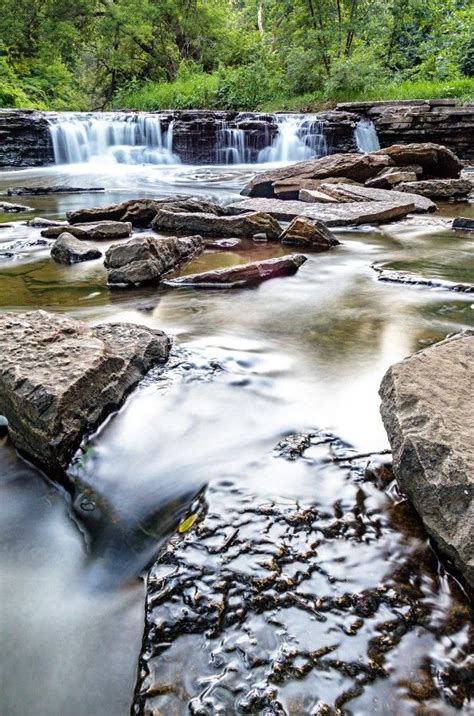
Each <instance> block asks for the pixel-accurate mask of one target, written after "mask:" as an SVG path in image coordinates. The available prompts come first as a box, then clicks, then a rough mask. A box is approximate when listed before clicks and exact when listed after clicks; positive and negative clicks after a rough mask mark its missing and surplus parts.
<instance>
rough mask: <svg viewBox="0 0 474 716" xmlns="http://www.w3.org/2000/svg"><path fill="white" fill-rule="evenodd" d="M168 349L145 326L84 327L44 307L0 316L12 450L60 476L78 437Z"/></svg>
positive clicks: (0, 397)
mask: <svg viewBox="0 0 474 716" xmlns="http://www.w3.org/2000/svg"><path fill="white" fill-rule="evenodd" d="M169 350H170V341H169V339H168V337H167V336H166V335H165V334H164V333H163V332H162V331H157V330H153V329H151V328H146V327H145V326H137V325H134V324H130V323H114V324H104V325H99V326H96V327H94V328H91V327H89V326H87V325H86V324H85V323H82V322H80V321H76V320H74V319H72V318H68V317H66V316H61V315H55V314H52V313H47V312H46V311H27V312H18V313H17V312H8V313H2V314H0V352H1V356H2V361H1V365H0V414H1V415H4V416H5V417H6V418H7V420H8V426H9V432H10V435H11V438H12V440H13V442H14V443H15V445H16V447H17V448H18V450H20V451H21V452H22V453H23V454H25V455H27V456H28V458H29V459H31V460H32V461H33V462H35V463H37V464H39V465H40V466H41V467H43V468H45V469H46V470H47V471H48V472H52V473H61V472H62V471H63V470H65V469H66V468H67V466H68V464H69V462H70V460H71V458H72V456H73V455H74V452H75V451H76V449H77V448H78V447H79V444H80V441H81V439H82V437H83V436H84V435H85V434H86V433H87V432H89V431H91V430H93V429H94V428H96V427H97V426H98V425H99V424H100V422H101V421H102V420H104V419H105V417H106V416H107V415H108V414H109V413H110V412H111V411H113V410H116V409H117V408H118V407H119V406H120V405H121V403H122V402H123V400H124V398H125V396H126V395H127V393H128V392H129V391H130V390H131V389H132V388H133V387H134V386H135V385H136V384H137V383H138V381H139V380H140V379H141V378H142V376H143V375H145V373H146V372H147V371H148V370H149V369H150V368H151V367H152V366H153V365H155V364H157V363H164V362H165V361H166V360H167V358H168V354H169Z"/></svg>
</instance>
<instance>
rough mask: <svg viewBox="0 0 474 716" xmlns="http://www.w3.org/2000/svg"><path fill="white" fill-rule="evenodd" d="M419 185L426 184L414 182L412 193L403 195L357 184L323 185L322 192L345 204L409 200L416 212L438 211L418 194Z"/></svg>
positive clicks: (425, 197)
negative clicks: (417, 187)
mask: <svg viewBox="0 0 474 716" xmlns="http://www.w3.org/2000/svg"><path fill="white" fill-rule="evenodd" d="M418 183H420V184H424V183H425V182H414V183H413V187H412V192H411V193H409V192H406V193H402V192H401V191H397V190H395V189H391V190H388V189H377V188H374V187H368V186H359V185H357V184H322V186H321V191H324V192H325V193H326V194H329V195H330V196H332V197H333V198H335V199H338V200H339V201H341V202H345V203H348V202H349V203H350V202H353V201H399V202H401V203H402V204H403V203H404V202H405V201H406V199H408V200H409V201H411V202H413V204H414V205H415V211H416V212H419V213H424V212H427V211H436V204H435V203H434V202H433V201H431V199H429V198H428V197H427V196H422V195H418V194H417V193H416V186H417V184H418Z"/></svg>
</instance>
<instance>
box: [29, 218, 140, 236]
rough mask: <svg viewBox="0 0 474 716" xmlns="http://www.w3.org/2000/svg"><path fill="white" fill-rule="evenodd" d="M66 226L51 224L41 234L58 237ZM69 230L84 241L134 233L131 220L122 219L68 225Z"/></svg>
mask: <svg viewBox="0 0 474 716" xmlns="http://www.w3.org/2000/svg"><path fill="white" fill-rule="evenodd" d="M64 229H65V227H64V226H51V227H49V228H47V229H43V231H42V232H41V236H45V237H46V238H47V239H57V238H58V237H59V236H61V234H62V233H63V232H64ZM67 231H68V233H69V234H72V236H75V237H76V239H83V240H84V241H113V240H114V239H126V238H127V236H130V234H131V233H132V225H131V223H130V222H126V223H125V222H122V221H97V222H96V223H95V224H74V225H73V226H68V227H67Z"/></svg>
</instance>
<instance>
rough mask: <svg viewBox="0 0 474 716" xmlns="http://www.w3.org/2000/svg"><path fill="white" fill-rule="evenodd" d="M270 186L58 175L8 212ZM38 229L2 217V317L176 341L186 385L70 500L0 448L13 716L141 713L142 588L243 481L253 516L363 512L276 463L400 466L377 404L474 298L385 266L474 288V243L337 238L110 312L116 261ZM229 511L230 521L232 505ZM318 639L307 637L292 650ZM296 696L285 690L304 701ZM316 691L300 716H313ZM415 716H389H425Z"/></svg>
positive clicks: (43, 179) (245, 170)
mask: <svg viewBox="0 0 474 716" xmlns="http://www.w3.org/2000/svg"><path fill="white" fill-rule="evenodd" d="M253 171H254V167H248V166H246V167H220V168H219V167H205V168H199V167H197V168H196V167H185V166H182V165H181V166H179V167H129V166H127V167H118V168H117V167H113V168H112V169H110V168H107V167H91V166H90V165H88V166H87V167H86V168H85V167H80V166H77V167H74V166H73V167H67V168H64V167H56V168H54V167H53V168H47V169H35V170H24V171H23V170H22V171H17V172H4V173H2V174H1V175H0V192H1V191H2V190H4V189H6V188H7V187H9V186H15V185H16V186H22V185H31V186H34V185H36V186H40V185H41V186H44V185H46V184H49V185H59V184H62V185H65V184H68V185H69V186H88V187H92V186H104V187H107V191H106V192H104V193H100V194H95V193H91V194H76V195H62V196H61V195H59V196H55V195H51V196H47V197H27V196H25V197H21V198H20V197H18V198H12V201H17V200H18V202H19V203H24V204H27V205H30V206H32V207H34V213H33V212H31V216H34V215H41V216H46V217H62V215H63V214H64V212H65V211H66V210H69V209H74V208H78V207H83V206H97V205H106V204H110V203H114V202H117V201H122V200H125V199H127V198H130V197H139V196H145V195H146V196H152V195H158V194H160V195H161V194H163V193H169V194H174V193H185V194H205V195H208V196H211V197H214V198H218V199H219V200H221V201H227V200H229V199H231V198H234V197H235V195H236V194H237V193H238V192H239V190H240V188H241V187H242V185H243V184H244V183H245V181H246V180H247V178H248V177H249V176H250V175H251V174H252V172H253ZM457 214H462V215H471V216H472V215H474V211H473V209H472V208H470V207H467V206H466V205H446V206H445V207H443V209H442V212H440V216H441V217H449V216H454V215H457ZM25 216H26V215H19V216H16V217H13V218H12V217H11V216H10V217H3V218H7V219H8V223H9V224H12V228H3V229H1V230H0V308H1V310H10V309H15V308H43V309H47V310H52V311H61V312H63V311H64V312H67V313H68V314H70V315H72V316H75V317H77V318H81V319H82V320H85V321H87V322H90V323H97V322H100V321H117V320H120V321H133V322H137V323H143V324H146V325H149V326H154V327H157V328H161V329H163V330H165V331H166V332H168V333H169V334H170V335H172V336H173V337H174V339H175V347H174V351H173V356H172V360H171V362H170V366H169V367H168V368H167V369H166V370H165V371H164V372H158V371H157V372H152V374H151V375H150V376H149V377H148V378H147V380H145V381H144V383H143V385H142V386H141V387H140V388H139V389H138V390H137V391H136V392H135V393H134V394H133V395H132V396H131V397H130V398H129V399H128V401H127V403H126V404H125V406H124V407H123V408H122V410H121V411H120V412H119V413H118V414H117V415H116V416H115V417H114V418H113V419H111V420H109V421H108V422H107V423H106V425H105V426H103V428H102V429H101V430H100V431H99V433H98V434H97V435H96V436H95V437H94V438H93V439H92V440H91V441H90V443H89V444H88V446H87V450H86V452H85V453H84V454H83V455H82V456H79V459H78V461H76V464H75V465H74V466H73V468H72V470H71V474H72V475H73V476H74V477H75V478H76V479H79V480H80V486H79V487H78V488H77V490H76V491H75V492H74V493H73V494H72V495H71V496H67V495H66V494H65V493H63V492H62V491H60V490H58V489H57V488H55V487H53V486H51V485H50V484H49V483H48V482H47V481H45V479H44V478H43V477H42V476H41V475H40V474H39V473H38V472H37V471H36V470H35V469H34V468H32V467H29V466H25V464H24V463H23V462H22V461H21V460H20V459H19V458H16V457H15V454H14V452H13V450H12V448H11V446H8V445H6V444H4V445H2V446H1V447H0V478H1V481H2V482H1V490H2V499H1V501H0V504H1V507H0V529H1V530H2V537H3V540H2V551H1V558H0V559H1V563H0V569H1V571H2V576H3V577H4V578H3V579H2V584H3V587H2V590H3V591H2V604H5V608H3V609H2V613H1V615H0V625H1V631H2V643H3V644H4V648H3V653H4V655H5V654H6V655H7V656H6V658H4V659H3V661H4V663H5V667H4V668H5V670H4V671H3V672H2V676H1V687H2V694H3V696H2V703H1V708H2V709H4V711H2V713H3V712H5V713H6V714H21V715H22V716H30V715H31V716H49V715H50V714H54V715H55V714H62V715H66V716H69V714H71V716H72V715H74V716H75V715H76V714H77V715H78V716H83V715H84V716H86V714H91V715H92V714H94V715H95V714H97V715H99V714H100V715H101V716H103V715H107V716H108V714H110V716H117V715H120V714H126V713H127V712H128V708H129V704H130V701H131V695H132V692H133V685H134V680H135V673H136V663H137V657H138V652H139V648H140V642H141V636H142V625H143V586H142V582H141V581H139V580H138V579H137V575H139V574H140V573H141V572H142V570H143V569H144V567H145V566H146V564H147V563H148V562H149V561H150V560H151V559H152V557H153V556H154V555H156V553H157V550H158V548H159V546H160V545H161V544H162V542H163V539H164V538H165V537H166V536H167V535H168V534H169V533H170V532H172V531H173V530H174V529H175V528H176V525H177V524H178V523H179V521H180V520H181V519H182V518H183V516H184V515H185V514H186V511H187V510H188V509H189V504H190V502H191V501H192V500H193V499H194V497H195V496H196V495H197V494H198V493H199V491H200V490H201V489H202V488H203V486H205V485H206V484H208V483H212V484H215V483H218V481H219V480H220V479H221V478H223V477H224V476H227V477H229V478H232V479H238V481H239V485H240V486H241V487H240V488H239V489H243V490H245V491H248V492H250V493H251V494H252V495H254V496H255V499H256V500H260V501H262V500H274V501H276V502H281V501H282V500H283V501H285V500H287V501H292V500H304V501H308V502H310V501H311V500H315V499H319V500H320V501H321V500H322V501H323V502H327V503H328V504H329V503H333V502H334V501H337V500H341V501H342V503H343V504H346V505H347V509H349V508H350V505H351V504H352V503H353V502H354V500H355V499H356V496H355V493H356V490H355V488H354V484H353V482H351V479H340V478H338V479H337V480H336V481H335V482H334V488H333V490H332V491H331V490H329V489H328V491H327V492H325V493H324V495H322V494H321V493H318V491H316V492H317V494H315V485H317V481H316V482H315V472H314V470H315V467H314V465H312V464H311V461H307V462H305V463H303V464H301V463H300V462H299V461H297V462H296V463H292V464H291V466H290V465H289V464H288V463H287V462H286V461H280V460H279V461H276V462H275V461H274V460H273V459H271V458H269V457H268V456H271V454H272V450H273V448H274V446H275V445H276V444H277V443H278V442H279V440H281V438H282V437H283V436H285V435H287V434H290V433H294V432H301V431H308V430H309V431H310V430H314V429H323V430H328V431H331V432H332V433H333V434H334V435H337V436H338V437H339V438H341V439H342V440H343V441H345V443H346V444H348V445H352V446H354V448H355V450H356V451H361V452H366V451H367V452H368V451H376V450H382V449H384V448H386V447H387V439H386V436H385V432H384V430H383V426H382V423H381V419H380V416H379V413H378V405H379V400H378V395H377V390H378V386H379V384H380V380H381V378H382V376H383V374H384V372H385V370H386V369H387V368H388V366H389V365H390V364H392V363H393V362H395V361H397V360H399V359H401V358H403V357H404V356H406V355H408V354H410V353H412V352H413V351H416V350H418V349H420V348H422V347H423V346H426V345H429V344H430V343H432V342H434V341H437V340H440V339H442V338H443V337H444V336H446V335H447V334H448V333H452V332H454V331H458V330H460V329H462V328H463V327H466V326H472V325H473V323H474V321H473V318H474V311H473V302H472V301H473V300H472V294H471V296H469V295H468V294H466V295H460V294H455V293H452V292H449V291H446V290H442V289H427V288H421V287H413V286H403V285H396V284H387V283H383V282H381V281H378V280H377V274H376V273H375V271H374V270H373V269H372V268H371V265H372V264H373V263H376V264H378V265H380V264H382V265H383V266H384V267H386V268H393V269H396V270H398V271H402V272H404V273H410V274H417V275H422V276H423V277H427V278H433V279H443V280H449V281H455V282H463V283H468V282H470V283H474V258H473V248H474V240H473V238H472V234H471V235H468V234H466V235H464V234H459V233H454V232H451V231H450V230H449V229H448V228H447V222H443V221H442V220H441V221H440V220H439V219H438V217H437V218H436V220H433V218H432V217H428V218H426V217H417V218H415V219H414V220H408V221H406V222H403V223H400V224H393V225H386V226H383V227H361V228H360V229H358V230H357V231H348V230H344V231H336V235H337V236H338V238H339V239H340V240H341V241H342V246H340V247H338V248H337V249H336V250H334V251H331V252H328V253H325V254H313V255H309V260H308V261H307V262H306V263H305V264H304V265H303V266H302V268H301V269H300V270H299V272H298V273H297V274H296V275H295V276H293V277H287V278H282V279H276V280H272V281H268V282H266V283H264V284H262V285H261V286H259V287H258V288H255V289H244V290H238V291H236V290H222V291H202V290H201V291H195V290H192V289H184V288H180V289H170V288H142V289H137V290H134V291H112V292H111V291H109V290H108V289H107V288H106V285H105V272H104V270H103V266H102V263H101V261H100V260H98V261H93V262H88V263H85V264H79V265H75V266H71V267H68V266H60V265H58V264H56V263H54V262H52V261H51V260H50V259H49V247H48V245H47V244H46V245H44V244H39V245H38V244H37V243H36V242H37V240H38V239H40V232H39V230H34V229H30V228H28V227H26V226H24V224H23V221H24V218H25ZM28 216H30V215H28ZM102 248H105V246H104V244H102ZM279 253H285V249H283V248H282V247H281V246H273V245H272V244H254V243H252V242H245V241H243V242H241V244H240V245H239V246H238V248H237V249H234V250H232V251H227V250H222V249H219V250H216V251H211V250H208V251H206V252H205V253H204V254H202V255H201V256H200V257H199V258H198V259H196V260H195V261H194V262H193V263H192V265H189V266H187V267H186V268H185V269H184V271H185V272H192V271H195V270H201V269H206V268H211V267H213V268H214V267H220V266H227V265H231V264H234V263H239V262H245V261H248V260H252V259H256V258H266V257H270V256H274V255H277V254H279ZM288 253H290V251H288ZM327 479H328V480H329V479H331V476H330V474H328V476H327ZM242 485H243V487H242ZM373 491H374V490H373V488H370V490H369V493H370V494H369V499H371V500H375V502H376V503H377V510H378V511H380V514H381V520H382V521H383V520H387V521H389V513H390V509H391V508H390V504H391V501H390V499H388V498H386V497H385V496H383V493H379V496H378V497H377V495H375V496H374V495H373V494H372V493H373ZM226 499H229V502H228V508H229V511H232V509H234V507H235V506H234V505H233V504H232V498H231V497H229V498H226ZM81 530H83V531H84V534H83V533H82V531H81ZM397 530H398V532H397ZM392 534H394V535H395V537H392V536H391V535H392ZM398 534H399V537H397V535H398ZM389 536H390V540H392V541H393V540H394V541H395V543H396V549H393V550H392V548H390V550H392V551H391V552H390V550H389V552H390V554H391V556H390V558H389V561H393V560H396V559H397V554H399V552H398V551H399V550H400V553H401V554H403V555H405V556H406V557H407V558H408V555H409V554H410V553H411V550H412V549H414V548H415V546H416V545H415V542H410V539H411V537H410V531H409V530H408V529H405V528H404V525H403V520H402V522H401V524H399V523H397V524H396V525H395V527H393V525H391V527H390V533H389ZM387 539H389V537H386V538H384V539H382V540H380V542H378V543H376V544H374V545H372V546H371V548H370V550H368V551H367V550H366V551H364V550H363V549H362V548H361V547H360V546H359V547H357V546H356V547H354V548H353V549H352V548H351V555H353V556H351V557H350V558H349V563H350V570H351V573H354V574H357V573H358V571H359V570H362V571H364V570H366V569H367V567H368V565H369V563H370V564H372V566H373V569H372V571H371V572H370V573H369V576H368V585H367V583H365V582H364V588H366V587H367V586H373V585H374V584H376V582H377V580H379V579H381V577H382V576H383V563H384V560H386V559H388V557H387V554H388V553H387V541H386V540H387ZM413 539H414V538H413ZM417 539H418V538H417ZM391 543H392V542H391ZM328 558H329V556H328ZM374 565H377V566H376V567H375V566H374ZM423 569H424V568H423V567H420V570H421V573H422V574H424V572H423ZM424 579H425V583H426V596H425V598H426V600H427V601H428V602H429V603H430V604H431V603H437V604H438V606H437V609H440V610H441V612H442V615H443V618H444V616H446V615H447V614H448V613H449V611H450V610H451V609H452V608H453V607H454V606H456V605H457V604H459V603H462V597H461V596H460V594H459V591H458V590H457V588H456V587H455V585H454V582H452V581H450V580H448V579H444V578H443V579H442V580H441V582H440V581H437V580H434V579H433V578H432V577H430V575H429V572H427V573H426V575H425V578H424ZM356 588H357V585H355V584H354V589H356ZM459 600H461V602H460V601H459ZM430 608H433V607H430ZM293 618H294V619H297V616H295V615H292V619H293ZM433 618H434V616H433ZM465 626H466V624H465V623H463V628H465ZM302 628H303V626H302V624H301V625H300V626H299V627H298V625H297V624H294V625H293V627H292V629H293V632H294V633H295V634H297V633H298V629H299V630H300V631H301V629H302ZM425 636H426V635H425ZM301 638H303V637H301ZM420 638H421V637H420ZM414 639H415V636H414V635H413V634H411V636H410V640H412V641H413V640H414ZM407 643H408V646H407ZM424 643H425V646H424V647H423V648H424V649H425V650H426V654H427V655H428V656H430V657H433V658H434V656H435V652H436V651H437V650H438V651H439V649H440V648H441V647H440V644H438V642H437V640H436V638H434V637H433V634H431V635H430V636H426V641H425V642H424ZM410 644H411V642H410V641H408V642H407V641H403V640H402V641H401V642H400V645H399V646H398V651H395V652H392V653H391V656H390V659H392V660H393V661H394V663H395V665H396V666H395V667H394V670H395V672H397V673H398V672H400V674H401V675H400V679H402V678H408V677H403V674H402V672H403V670H404V668H403V667H404V665H406V671H407V673H408V672H410V669H411V667H410V659H411V658H413V664H414V666H413V668H415V661H416V663H417V664H418V662H419V655H417V656H416V658H415V656H413V657H412V656H411V653H412V650H413V647H412V646H411V645H410ZM456 645H457V646H456V650H454V651H455V652H456V653H454V651H453V652H452V653H447V654H446V653H445V652H443V654H442V656H440V657H439V658H442V659H443V660H444V663H445V664H446V665H447V667H449V665H450V664H451V663H452V664H453V665H454V664H456V663H457V664H459V661H460V659H461V660H462V659H464V658H465V652H466V648H467V647H466V644H465V640H464V641H463V640H462V639H461V638H459V640H456ZM453 648H454V647H453ZM178 652H179V648H178ZM448 652H449V650H448ZM175 666H176V664H175ZM177 666H178V671H179V662H177ZM416 668H418V667H416ZM26 675H27V676H26ZM338 678H339V679H340V676H338V677H337V678H336V677H334V676H331V675H326V676H324V678H323V677H322V676H321V675H320V676H319V680H318V677H317V675H315V674H314V673H313V674H312V675H311V678H310V679H308V680H307V684H306V686H307V689H306V690H309V691H311V689H313V690H314V689H315V688H316V686H317V691H318V697H319V698H320V699H321V700H323V701H327V702H328V703H332V701H331V699H332V695H333V694H335V693H337V691H338V688H339V687H338V682H337V679H338ZM314 679H316V682H315V681H314ZM392 682H393V683H392ZM392 682H391V683H392V685H391V686H390V684H387V682H386V681H384V680H383V679H382V680H379V681H377V682H376V684H371V685H369V686H367V687H366V689H365V691H364V695H363V696H359V697H358V699H359V700H358V701H357V706H355V707H354V708H355V710H354V713H379V712H380V713H382V712H383V711H380V706H376V704H377V703H380V699H383V698H384V693H385V692H384V689H385V690H387V689H388V691H386V693H388V692H390V697H391V698H392V699H395V702H396V698H397V696H396V694H397V691H396V688H397V687H396V685H395V686H394V685H393V684H394V683H395V682H396V679H395V677H394V676H393V677H392ZM298 683H299V682H296V685H295V682H292V685H290V684H289V685H288V686H287V687H286V688H287V690H288V691H291V689H293V690H295V689H297V690H298V689H299V688H300V687H299V686H298ZM305 688H306V687H305ZM305 688H303V686H301V689H302V696H301V699H302V700H301V701H300V703H301V704H305V706H303V707H301V708H302V709H303V710H302V711H299V713H309V712H310V710H306V709H310V706H309V705H306V704H309V701H308V700H307V699H306V698H305V697H304V694H305V693H306V690H305ZM446 698H447V697H446V694H444V696H440V695H439V693H438V694H437V695H435V696H433V697H432V698H431V700H428V702H423V703H424V704H425V706H427V707H428V706H429V707H430V708H433V709H438V711H437V712H438V713H448V712H450V711H448V708H449V709H452V708H454V706H452V705H450V706H448V702H447V701H446ZM414 703H415V702H413V703H412V702H409V701H408V702H407V705H406V707H405V706H403V707H402V708H401V710H399V711H397V710H396V707H395V706H391V707H390V709H391V710H389V711H385V713H390V714H391V713H394V714H395V713H415V712H416V711H415V710H414V709H415V706H416V703H415V705H413V704H414ZM348 708H350V704H349V705H348ZM466 708H467V707H466ZM377 709H379V710H377ZM292 713H298V711H292Z"/></svg>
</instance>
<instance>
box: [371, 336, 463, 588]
mask: <svg viewBox="0 0 474 716" xmlns="http://www.w3.org/2000/svg"><path fill="white" fill-rule="evenodd" d="M473 394H474V331H465V332H462V333H458V334H456V335H454V336H449V337H448V338H446V340H444V341H442V342H441V343H437V344H435V345H433V346H430V347H429V348H426V349H424V350H422V351H420V352H419V353H415V354H414V355H412V356H410V357H409V358H406V359H405V360H403V361H402V362H401V363H397V364H396V365H394V366H392V367H391V368H390V369H389V371H388V372H387V374H386V375H385V377H384V379H383V382H382V385H381V388H380V396H381V398H382V407H381V411H382V418H383V422H384V425H385V429H386V431H387V433H388V437H389V440H390V443H391V446H392V451H393V470H394V473H395V476H396V478H397V480H398V482H399V484H400V487H401V489H402V490H403V492H404V493H405V494H406V495H407V496H408V497H409V499H410V500H411V502H412V503H413V505H414V507H415V509H416V510H417V512H418V514H419V515H420V517H421V519H422V520H423V523H424V525H425V527H426V530H427V531H428V533H429V534H430V535H431V537H432V538H433V539H434V541H435V543H436V545H437V546H438V548H439V550H440V551H441V552H442V553H443V554H445V555H446V556H447V557H448V558H449V559H450V560H451V561H452V563H453V564H454V566H455V568H456V569H457V570H458V571H459V572H460V573H461V574H462V575H463V576H464V578H465V580H466V581H467V583H468V584H469V585H470V587H471V588H474V541H473V539H472V526H473V525H474V499H473V498H474V441H473V439H472V429H473V426H474V403H473V400H472V396H473Z"/></svg>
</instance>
